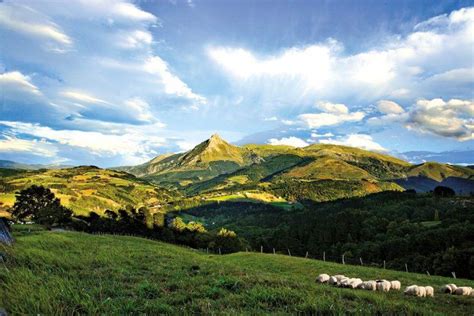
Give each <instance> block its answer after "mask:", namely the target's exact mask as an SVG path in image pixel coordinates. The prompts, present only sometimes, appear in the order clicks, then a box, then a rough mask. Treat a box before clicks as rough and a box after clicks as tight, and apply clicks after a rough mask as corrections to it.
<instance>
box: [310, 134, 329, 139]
mask: <svg viewBox="0 0 474 316" xmlns="http://www.w3.org/2000/svg"><path fill="white" fill-rule="evenodd" d="M333 136H334V134H333V133H324V134H318V133H311V138H326V137H333Z"/></svg>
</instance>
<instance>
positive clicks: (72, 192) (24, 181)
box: [0, 166, 176, 215]
mask: <svg viewBox="0 0 474 316" xmlns="http://www.w3.org/2000/svg"><path fill="white" fill-rule="evenodd" d="M33 184H36V185H43V186H45V187H47V188H50V189H51V190H52V191H53V192H54V193H55V195H56V196H57V197H58V198H60V199H61V203H63V205H65V206H67V207H70V208H71V209H72V210H73V211H74V213H75V214H77V215H87V214H88V213H89V212H90V211H94V212H97V213H98V214H102V213H103V212H104V211H105V210H107V209H110V210H118V209H119V208H124V207H126V206H128V205H130V206H133V207H136V208H138V207H141V206H146V207H149V208H154V209H156V208H158V207H159V206H160V205H161V204H163V203H166V201H169V200H170V199H172V198H173V196H175V195H176V193H174V192H171V191H168V190H165V189H162V188H157V187H155V186H153V185H150V184H149V183H147V182H146V181H144V180H142V179H138V178H136V177H134V176H133V175H131V174H128V173H125V172H121V171H112V170H105V169H100V168H97V167H92V166H81V167H75V168H68V169H58V170H38V171H24V172H19V173H14V174H10V175H8V176H2V177H1V178H0V202H1V203H2V204H1V205H0V208H1V209H3V210H5V209H6V208H7V207H9V206H12V205H13V203H14V202H15V192H17V191H18V190H21V189H24V188H27V187H29V186H31V185H33Z"/></svg>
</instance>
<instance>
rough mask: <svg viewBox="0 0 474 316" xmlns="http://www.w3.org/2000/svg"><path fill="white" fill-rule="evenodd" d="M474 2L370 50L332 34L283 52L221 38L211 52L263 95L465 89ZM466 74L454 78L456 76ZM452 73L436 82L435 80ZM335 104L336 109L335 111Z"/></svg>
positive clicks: (249, 89) (361, 95) (294, 100)
mask: <svg viewBox="0 0 474 316" xmlns="http://www.w3.org/2000/svg"><path fill="white" fill-rule="evenodd" d="M473 32H474V8H464V9H460V10H457V11H453V12H452V13H451V14H449V15H442V16H439V17H435V18H433V19H430V20H429V21H426V22H424V23H420V24H419V25H417V26H416V27H415V28H414V29H413V31H412V32H411V33H409V34H408V35H407V36H405V37H402V36H393V37H391V38H390V39H389V40H385V41H383V44H382V43H381V44H379V45H378V46H376V47H373V48H371V49H369V50H367V51H362V52H360V53H357V54H352V55H351V54H345V51H344V49H343V45H342V43H338V42H336V41H334V40H332V39H329V40H328V41H327V42H323V43H315V44H312V45H308V46H303V47H289V48H287V49H285V50H283V51H280V52H276V53H261V52H253V51H250V50H247V49H243V48H239V47H219V46H214V47H211V48H209V49H208V55H209V57H210V59H211V60H213V61H214V62H215V63H216V65H218V66H219V67H220V68H221V69H222V71H223V72H224V73H225V74H227V75H228V77H229V78H230V81H231V83H233V84H234V89H237V90H242V91H238V93H239V94H244V95H245V93H247V94H248V95H250V96H252V95H255V94H256V93H257V92H259V95H260V99H261V100H262V102H266V103H268V104H275V103H277V102H278V104H281V105H282V106H291V105H295V106H296V105H300V104H309V103H311V102H312V100H314V99H316V98H318V99H322V98H324V99H338V100H357V101H359V102H360V101H362V100H363V101H365V102H367V103H370V102H374V101H375V100H377V99H381V98H386V97H400V98H405V99H406V98H417V97H419V96H420V95H422V96H425V97H426V96H432V97H434V96H436V95H440V94H441V95H451V96H453V97H454V96H455V95H457V94H456V93H457V91H458V90H454V86H455V85H460V84H463V85H464V88H465V89H464V90H463V91H464V93H469V92H468V91H472V85H471V86H470V89H469V87H468V86H466V85H468V84H472V78H473V77H472V76H470V75H471V74H472V71H473V69H474V67H473V64H472V50H470V49H467V48H468V47H473V46H474V36H472V34H473ZM457 75H461V78H463V80H455V81H446V80H450V78H460V77H459V76H457ZM434 80H438V81H439V80H444V84H442V85H437V86H436V87H435V86H433V84H432V81H434ZM327 112H329V111H327Z"/></svg>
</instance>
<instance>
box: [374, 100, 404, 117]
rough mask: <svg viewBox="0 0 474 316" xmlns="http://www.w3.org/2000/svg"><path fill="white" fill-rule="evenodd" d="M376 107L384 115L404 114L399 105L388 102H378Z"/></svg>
mask: <svg viewBox="0 0 474 316" xmlns="http://www.w3.org/2000/svg"><path fill="white" fill-rule="evenodd" d="M377 107H378V109H379V111H380V112H382V113H384V114H401V113H403V112H405V110H404V109H403V108H402V107H401V106H400V105H398V104H397V103H395V102H393V101H389V100H380V101H379V102H377Z"/></svg>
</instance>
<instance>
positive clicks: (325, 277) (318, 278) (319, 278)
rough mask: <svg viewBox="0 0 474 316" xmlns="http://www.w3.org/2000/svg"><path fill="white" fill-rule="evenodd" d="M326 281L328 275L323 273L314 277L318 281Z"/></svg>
mask: <svg viewBox="0 0 474 316" xmlns="http://www.w3.org/2000/svg"><path fill="white" fill-rule="evenodd" d="M328 281H329V275H327V274H325V273H323V274H320V275H318V277H317V278H316V282H318V283H327V282H328Z"/></svg>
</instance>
